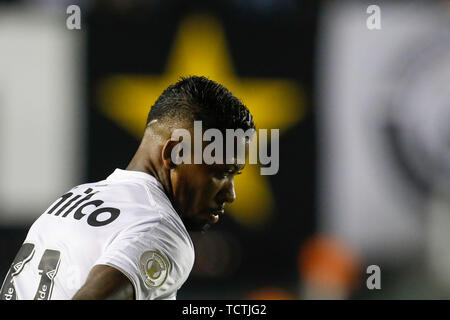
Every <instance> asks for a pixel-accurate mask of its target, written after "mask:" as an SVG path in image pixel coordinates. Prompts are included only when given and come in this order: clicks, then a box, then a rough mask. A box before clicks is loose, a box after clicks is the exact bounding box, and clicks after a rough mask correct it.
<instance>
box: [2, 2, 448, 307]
mask: <svg viewBox="0 0 450 320" xmlns="http://www.w3.org/2000/svg"><path fill="white" fill-rule="evenodd" d="M69 5H77V6H79V8H80V10H81V29H79V30H78V29H74V30H70V29H69V28H68V27H67V24H66V22H67V19H68V18H69V16H71V13H67V12H66V9H67V7H68V6H69ZM370 5H376V6H377V7H378V8H379V9H380V15H379V16H378V17H374V16H373V12H375V11H371V10H369V9H368V8H369V6H370ZM449 11H450V10H449V2H448V1H399V2H396V3H391V2H388V1H372V2H364V1H358V2H357V1H313V0H303V1H302V0H298V1H294V0H282V1H280V0H252V1H243V0H227V1H225V0H222V1H188V2H186V1H160V0H147V1H144V0H126V1H125V0H115V1H106V0H104V1H75V0H74V1H56V0H54V1H50V0H48V1H44V0H40V1H18V0H17V1H0V177H1V181H0V275H2V274H3V275H5V274H6V272H7V269H8V268H9V265H10V263H11V261H12V259H13V257H14V255H15V254H16V252H17V250H18V248H19V247H20V245H21V244H22V242H23V240H24V238H25V236H26V233H27V230H28V228H29V226H30V225H31V224H32V222H33V221H34V220H35V219H36V218H37V217H38V216H39V215H40V214H41V213H42V212H43V211H44V210H45V209H46V208H47V206H48V205H49V204H50V203H52V202H53V201H54V200H55V199H56V198H57V197H59V196H60V195H61V194H62V193H63V192H65V191H66V190H67V189H69V188H70V187H72V186H74V185H76V184H79V183H83V182H91V181H98V180H102V179H104V178H106V177H107V176H108V175H109V174H111V173H112V172H113V171H114V169H115V168H122V169H123V168H125V167H126V166H127V164H128V162H129V161H130V159H131V158H132V156H133V154H134V152H135V151H136V149H137V147H138V145H139V139H140V137H141V135H142V133H143V130H144V127H145V120H146V115H147V113H148V111H149V109H150V107H151V105H152V104H153V103H154V101H155V100H156V98H157V97H158V95H159V94H160V93H161V92H162V91H163V90H164V88H166V87H167V86H168V85H169V84H171V83H173V82H175V81H177V79H178V78H179V77H180V76H186V75H193V74H195V75H204V76H207V77H209V78H211V79H213V80H216V81H218V82H220V83H222V84H224V85H225V86H227V87H228V88H229V89H230V90H231V91H232V92H233V93H235V94H236V96H238V97H239V98H241V99H242V100H243V102H244V103H245V104H246V105H247V106H248V107H249V109H250V110H251V112H252V113H253V114H254V118H255V122H256V125H257V127H258V128H266V129H280V141H279V144H280V169H279V172H278V173H277V174H276V175H273V176H262V175H260V174H259V168H258V166H256V165H253V166H249V168H248V169H246V170H245V171H244V174H242V175H241V176H239V177H238V178H237V180H236V192H237V198H238V199H237V200H236V202H235V203H234V204H233V205H232V206H231V207H230V209H229V210H228V211H227V216H226V217H225V218H224V219H223V220H221V222H220V224H219V225H218V226H215V227H214V228H213V230H211V231H209V232H208V233H205V234H193V235H192V237H193V240H194V243H195V247H196V262H195V265H194V268H193V271H192V273H191V277H190V278H189V279H188V281H187V282H186V283H185V285H184V286H183V287H182V289H181V290H180V291H179V293H178V299H254V298H255V299H328V298H337V299H371V298H387V299H390V298H393V299H408V298H419V299H422V298H423V299H428V298H448V297H450V271H448V270H450V268H449V267H450V248H448V243H449V242H448V241H447V240H450V236H449V235H448V232H447V230H448V227H450V204H449V196H448V195H449V193H450V192H448V191H449V188H448V185H449V184H448V180H449V179H448V178H449V177H450V165H449V163H450V143H449V141H450V129H449V127H450V126H449V125H448V124H449V122H450V90H449V89H450V88H449V84H450V81H449V80H450V67H449V66H450V28H449V23H448V22H449V17H450V14H449ZM375 15H376V13H375ZM377 18H379V19H380V21H381V24H380V25H379V27H380V28H379V29H377V28H375V29H371V27H370V26H371V25H372V23H375V24H376V22H377V21H376V19H377ZM373 19H375V20H373ZM374 21H375V22H374ZM369 265H377V266H379V267H380V270H381V279H382V285H381V289H374V290H369V289H368V288H367V284H366V280H367V278H368V277H369V276H370V274H368V273H367V267H368V266H369Z"/></svg>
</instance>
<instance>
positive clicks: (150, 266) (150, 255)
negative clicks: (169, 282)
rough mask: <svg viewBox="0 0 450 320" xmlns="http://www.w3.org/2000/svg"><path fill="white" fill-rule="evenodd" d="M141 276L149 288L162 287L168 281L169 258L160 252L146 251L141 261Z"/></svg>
mask: <svg viewBox="0 0 450 320" xmlns="http://www.w3.org/2000/svg"><path fill="white" fill-rule="evenodd" d="M140 264H141V265H140V267H141V275H142V278H143V279H144V282H145V284H146V285H147V286H149V287H160V286H161V285H162V284H163V283H164V281H166V278H167V273H168V269H169V263H168V261H167V258H166V257H165V256H163V255H162V254H161V253H159V252H158V251H153V250H150V251H146V252H144V253H143V254H142V255H141V259H140Z"/></svg>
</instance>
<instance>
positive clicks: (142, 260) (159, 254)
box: [95, 221, 192, 300]
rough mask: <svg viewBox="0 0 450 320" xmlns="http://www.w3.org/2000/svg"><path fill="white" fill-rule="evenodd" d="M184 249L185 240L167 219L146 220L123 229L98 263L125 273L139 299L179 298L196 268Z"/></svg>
mask: <svg viewBox="0 0 450 320" xmlns="http://www.w3.org/2000/svg"><path fill="white" fill-rule="evenodd" d="M183 251H186V250H185V248H184V243H183V239H182V238H181V237H180V235H179V234H177V232H176V230H173V228H170V226H167V224H165V223H164V221H159V222H157V223H154V222H153V223H146V222H143V223H138V224H136V225H134V226H132V227H129V228H127V229H126V230H123V231H121V232H120V233H119V234H118V235H117V236H116V237H115V238H114V239H113V240H112V241H111V242H110V244H108V245H107V247H106V248H105V250H104V253H103V254H102V256H101V257H100V258H99V259H98V260H97V261H96V263H95V264H96V265H98V264H102V265H108V266H111V267H114V268H116V269H118V270H120V271H121V272H122V273H124V274H125V275H126V276H127V277H128V278H129V279H130V281H131V282H132V284H133V286H134V289H135V298H136V299H137V300H154V299H167V300H170V299H175V298H176V292H177V290H178V289H179V287H181V285H182V284H183V283H184V281H185V280H186V279H187V277H188V275H189V272H190V270H191V267H192V266H191V265H189V264H190V263H189V259H186V257H184V256H183Z"/></svg>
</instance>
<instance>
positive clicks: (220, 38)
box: [98, 15, 305, 227]
mask: <svg viewBox="0 0 450 320" xmlns="http://www.w3.org/2000/svg"><path fill="white" fill-rule="evenodd" d="M155 47H157V44H156V45H155ZM189 75H201V76H206V77H208V78H209V79H211V80H214V81H217V82H219V83H221V84H223V85H224V86H225V87H227V88H228V89H229V90H230V91H232V92H233V94H234V95H236V96H237V97H239V99H240V100H241V101H242V102H243V103H244V104H245V105H246V106H247V107H248V108H249V109H250V111H251V113H252V115H253V118H254V121H255V124H256V126H257V129H262V128H264V129H280V134H282V133H283V131H284V130H285V129H287V128H289V127H291V126H292V125H294V124H295V123H297V122H298V121H300V119H301V118H302V117H303V115H304V109H305V108H304V97H303V94H302V91H301V90H300V88H299V86H298V84H296V83H295V82H294V81H289V80H286V79H272V78H271V79H265V78H239V77H237V76H236V74H235V73H234V70H233V65H232V62H231V58H230V57H229V55H228V50H227V47H226V41H225V38H224V33H223V30H222V28H221V26H220V24H219V23H218V22H217V21H216V20H215V19H213V18H212V17H210V16H205V15H194V16H190V17H188V18H186V19H185V20H184V21H182V23H181V25H180V27H179V31H178V34H177V37H176V40H175V43H174V47H173V49H172V52H171V53H170V55H169V58H168V63H167V66H166V71H165V72H164V74H161V75H151V74H149V75H133V74H117V75H113V76H108V77H107V78H105V79H103V80H102V81H101V82H100V84H99V87H98V98H99V100H98V102H99V103H98V105H99V107H100V109H101V111H102V112H103V113H104V114H105V115H106V116H108V117H109V118H111V119H112V120H114V121H115V122H116V123H117V124H118V125H120V126H121V127H123V128H124V129H125V130H127V131H129V132H130V133H132V134H133V135H135V136H136V137H137V138H139V139H140V138H141V136H142V134H143V131H144V128H145V120H146V118H147V114H148V112H149V109H150V106H151V105H153V103H154V101H156V99H157V98H158V96H159V95H160V94H161V93H162V92H163V91H164V89H166V88H167V87H168V86H169V85H170V84H173V83H175V82H176V81H178V80H179V78H180V77H181V76H189ZM280 152H281V150H280ZM235 188H236V194H237V199H236V201H235V202H234V203H233V204H232V205H231V207H230V208H231V212H230V213H231V215H232V216H233V217H234V219H235V220H236V221H238V222H239V223H241V224H243V225H246V226H249V227H257V226H261V225H264V223H265V222H267V221H268V218H269V217H270V213H271V212H272V209H273V196H272V192H271V190H270V186H269V184H268V181H267V179H265V177H264V176H261V175H260V170H259V166H257V165H247V167H246V169H245V170H244V171H243V174H242V175H239V176H237V177H236V181H235Z"/></svg>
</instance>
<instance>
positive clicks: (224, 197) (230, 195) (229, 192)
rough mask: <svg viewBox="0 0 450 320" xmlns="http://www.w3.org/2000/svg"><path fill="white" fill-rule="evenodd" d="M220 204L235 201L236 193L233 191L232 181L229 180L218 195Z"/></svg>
mask: <svg viewBox="0 0 450 320" xmlns="http://www.w3.org/2000/svg"><path fill="white" fill-rule="evenodd" d="M219 200H220V202H221V203H224V202H226V203H232V202H233V201H234V200H236V191H235V190H234V179H233V178H231V179H229V180H228V181H227V182H226V184H225V185H224V187H223V190H222V192H221V195H220V199H219Z"/></svg>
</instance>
